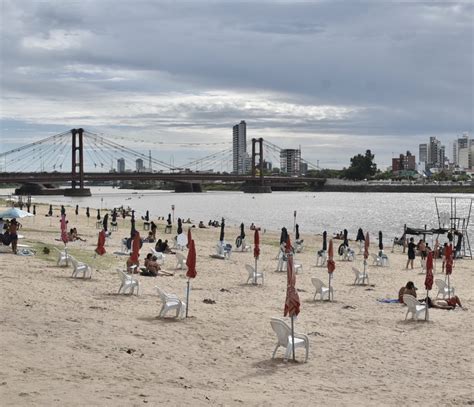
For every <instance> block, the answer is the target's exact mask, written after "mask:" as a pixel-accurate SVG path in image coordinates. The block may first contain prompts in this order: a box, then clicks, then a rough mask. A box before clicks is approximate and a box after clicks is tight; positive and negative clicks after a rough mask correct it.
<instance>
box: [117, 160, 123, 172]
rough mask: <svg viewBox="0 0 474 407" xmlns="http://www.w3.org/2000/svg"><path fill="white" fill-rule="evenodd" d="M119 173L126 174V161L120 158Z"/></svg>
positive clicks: (118, 163) (118, 161)
mask: <svg viewBox="0 0 474 407" xmlns="http://www.w3.org/2000/svg"><path fill="white" fill-rule="evenodd" d="M117 172H125V159H123V158H119V159H118V160H117Z"/></svg>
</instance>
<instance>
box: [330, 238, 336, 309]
mask: <svg viewBox="0 0 474 407" xmlns="http://www.w3.org/2000/svg"><path fill="white" fill-rule="evenodd" d="M334 270H336V262H335V261H334V245H333V242H332V239H331V240H329V250H328V274H329V301H331V280H332V273H333V272H334Z"/></svg>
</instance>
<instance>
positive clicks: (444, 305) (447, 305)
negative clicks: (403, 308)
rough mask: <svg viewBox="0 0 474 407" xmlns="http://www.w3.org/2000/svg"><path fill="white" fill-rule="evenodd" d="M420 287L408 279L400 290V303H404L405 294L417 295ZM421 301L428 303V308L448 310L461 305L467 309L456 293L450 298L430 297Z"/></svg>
mask: <svg viewBox="0 0 474 407" xmlns="http://www.w3.org/2000/svg"><path fill="white" fill-rule="evenodd" d="M417 290H418V289H417V288H416V287H415V284H414V283H413V281H408V282H407V283H406V285H405V286H403V287H402V288H400V290H399V291H398V302H399V303H400V304H404V302H403V296H404V295H412V296H413V297H415V298H417V297H416V291H417ZM419 301H420V302H425V303H426V304H427V305H428V308H438V309H446V310H452V309H455V308H456V306H459V308H461V309H463V310H467V308H464V307H463V306H462V304H461V300H460V299H459V297H458V296H457V295H454V296H453V297H450V298H448V299H442V298H435V299H431V298H430V297H426V298H422V299H420V300H419Z"/></svg>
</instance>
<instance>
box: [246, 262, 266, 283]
mask: <svg viewBox="0 0 474 407" xmlns="http://www.w3.org/2000/svg"><path fill="white" fill-rule="evenodd" d="M245 268H246V270H247V271H248V273H249V277H248V278H247V284H248V283H249V281H251V282H252V283H258V279H260V280H262V284H263V283H264V276H263V273H259V272H257V273H255V269H254V268H253V267H252V266H251V265H250V264H246V265H245Z"/></svg>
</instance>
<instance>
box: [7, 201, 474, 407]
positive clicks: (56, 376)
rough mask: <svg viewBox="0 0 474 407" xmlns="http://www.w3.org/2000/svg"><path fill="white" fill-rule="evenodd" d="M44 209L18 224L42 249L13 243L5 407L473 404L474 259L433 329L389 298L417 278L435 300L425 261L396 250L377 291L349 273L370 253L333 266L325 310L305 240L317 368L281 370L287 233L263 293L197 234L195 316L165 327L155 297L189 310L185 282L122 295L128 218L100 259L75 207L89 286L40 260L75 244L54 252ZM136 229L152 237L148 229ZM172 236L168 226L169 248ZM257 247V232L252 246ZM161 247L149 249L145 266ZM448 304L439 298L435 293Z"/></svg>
mask: <svg viewBox="0 0 474 407" xmlns="http://www.w3.org/2000/svg"><path fill="white" fill-rule="evenodd" d="M37 212H38V213H39V215H38V216H36V218H34V219H33V218H28V219H22V220H21V222H22V223H23V228H22V229H21V230H20V233H21V234H22V235H25V238H24V239H22V240H21V241H20V244H24V245H29V246H31V247H34V248H35V249H36V250H37V255H36V256H15V255H13V254H12V253H11V251H10V248H8V247H2V249H1V250H2V253H0V278H1V282H2V284H1V287H2V293H1V304H0V306H1V317H0V330H1V343H0V346H1V352H2V357H1V360H2V368H1V369H0V400H1V405H2V406H20V405H21V406H26V405H36V406H56V405H57V406H66V405H67V406H98V405H101V406H112V405H114V406H120V405H127V406H141V405H143V404H148V405H165V406H201V405H212V406H220V405H222V406H287V405H290V403H291V404H294V405H328V406H376V405H377V406H380V405H387V406H392V405H393V406H395V405H396V406H398V405H400V404H406V405H413V404H416V405H433V404H435V405H443V406H450V405H468V404H469V405H472V404H474V395H473V383H474V382H473V357H472V355H473V354H474V352H473V330H472V322H473V318H472V315H473V313H472V312H473V311H472V310H473V309H474V308H473V307H474V298H473V287H474V285H473V270H474V262H473V261H470V260H461V261H458V262H456V266H455V269H454V273H453V275H452V278H451V280H452V283H453V285H454V286H455V287H456V294H458V295H459V296H460V298H461V300H462V302H463V305H465V306H466V307H467V308H469V309H468V311H463V310H460V309H456V310H455V311H444V310H437V309H431V310H430V319H431V320H430V321H429V322H424V321H423V322H418V323H416V322H414V321H405V320H404V319H405V313H406V308H405V307H404V306H401V305H400V304H383V303H379V302H377V301H376V299H377V298H385V297H390V298H396V297H397V294H398V290H399V288H400V287H401V286H403V285H405V284H406V282H407V281H408V280H413V281H414V282H415V285H416V286H417V287H418V288H419V290H418V294H419V296H423V295H424V294H425V290H424V284H423V283H424V275H422V274H420V271H421V268H420V262H419V259H418V258H417V260H416V262H415V264H416V269H415V270H405V269H404V267H405V263H406V255H405V254H402V253H401V250H400V249H399V248H397V250H396V253H393V254H392V253H390V248H387V249H386V253H387V254H388V255H389V258H390V266H389V267H384V268H382V267H375V266H372V265H370V266H369V269H368V272H369V277H370V283H371V284H372V285H373V286H372V285H369V286H354V285H352V284H353V281H354V275H353V272H352V270H351V268H352V266H356V267H359V268H362V256H361V255H358V256H357V258H356V260H355V261H354V262H342V261H339V260H338V257H336V260H337V261H336V271H335V272H334V279H333V287H334V290H335V301H333V302H321V301H313V294H314V289H313V286H312V284H311V278H312V277H319V278H320V279H321V280H322V281H324V282H325V283H326V284H327V281H328V273H327V270H326V268H320V267H315V262H316V256H315V253H316V250H319V249H320V248H321V237H316V236H307V235H305V234H304V233H303V236H302V237H303V238H304V240H305V250H304V252H303V253H300V254H297V255H296V261H297V262H298V263H301V264H303V271H302V272H301V273H299V274H298V275H297V282H296V286H297V288H298V289H299V295H300V300H301V313H300V314H299V316H298V318H297V320H296V321H295V330H296V332H300V333H305V334H307V335H308V336H309V339H310V352H309V360H308V362H307V363H302V361H303V360H304V351H303V350H302V349H298V350H297V354H296V358H297V363H293V362H288V363H285V362H284V361H283V359H282V357H283V349H281V348H280V350H279V351H278V353H277V357H276V359H275V360H272V359H271V356H272V352H273V349H274V347H275V343H276V336H275V334H274V332H273V331H272V329H271V326H270V318H271V317H281V318H283V307H284V301H285V293H286V273H284V272H283V273H281V272H280V273H278V272H275V270H276V265H277V260H276V259H275V257H276V255H277V253H278V240H279V234H277V233H276V232H274V233H271V232H266V233H264V234H263V235H262V236H261V242H262V245H261V256H260V260H259V270H263V271H264V272H265V285H263V286H262V285H258V286H253V285H251V284H249V285H247V284H245V282H246V280H247V276H248V274H247V272H246V270H245V264H252V265H253V264H254V259H253V254H252V252H246V253H239V252H235V251H234V252H233V253H232V256H231V258H230V259H229V260H225V261H224V260H218V259H211V258H210V257H209V255H210V254H213V253H214V252H215V245H216V243H217V240H218V238H219V230H220V229H219V228H211V229H193V230H192V233H193V238H194V240H195V242H196V249H197V253H198V257H197V272H198V274H197V277H196V279H195V280H194V281H193V282H192V290H191V296H190V303H189V316H190V317H189V318H188V319H185V320H174V319H171V318H170V319H165V320H163V319H158V318H157V315H158V312H159V310H160V308H161V303H160V300H159V297H158V295H157V293H156V290H155V288H154V286H155V285H158V286H160V287H161V288H163V289H164V290H166V291H168V292H173V293H176V294H177V295H178V296H180V297H182V298H183V299H184V298H185V289H186V281H187V280H186V278H185V276H184V274H185V273H184V272H183V271H176V273H175V275H174V276H172V277H157V278H150V277H143V276H138V277H137V278H138V279H139V280H140V285H141V293H140V295H139V296H138V297H137V296H127V295H117V294H116V293H117V290H118V288H119V286H120V281H119V278H118V275H117V273H116V268H117V267H123V266H124V264H125V261H126V256H123V255H118V254H114V252H120V247H121V238H122V237H125V236H127V235H129V230H130V227H129V218H127V220H126V221H125V222H123V221H122V219H119V222H118V223H119V230H118V231H117V232H113V233H112V236H111V238H109V239H107V243H106V249H107V253H106V254H105V255H104V256H103V257H100V258H97V259H94V258H93V250H94V248H95V246H96V242H97V234H98V230H97V229H96V228H95V218H94V217H91V219H90V221H89V224H88V221H87V218H86V217H85V214H84V212H85V211H84V210H83V209H81V214H80V215H79V216H77V217H76V216H75V215H74V210H73V209H71V208H69V209H68V220H69V227H73V226H76V227H77V228H78V230H79V233H80V234H81V235H82V236H83V237H84V238H86V239H87V242H73V243H70V244H69V250H70V252H71V253H72V254H73V255H74V256H75V257H77V258H78V259H79V260H81V261H85V262H88V263H89V264H91V266H92V267H93V269H94V272H93V276H92V279H91V280H89V279H86V280H83V279H73V278H71V272H72V270H71V268H70V267H69V268H65V267H58V266H56V259H57V251H56V250H53V249H52V250H51V253H50V255H45V254H43V253H42V248H43V247H45V246H48V247H50V248H52V247H53V246H54V247H57V248H58V249H60V248H61V247H63V244H62V243H61V242H58V241H56V240H55V239H56V238H59V236H60V233H59V218H58V217H53V218H52V219H50V218H48V217H45V216H44V214H45V213H46V212H47V207H44V206H41V207H40V206H38V208H37ZM57 212H58V211H56V213H57ZM50 223H51V225H50ZM184 226H185V230H186V228H187V225H184ZM282 226H283V225H282ZM361 226H362V227H364V225H361ZM290 227H291V225H290ZM137 229H138V230H139V231H140V232H141V233H142V236H143V237H145V236H146V233H147V232H143V231H142V229H143V228H142V222H141V221H138V222H137ZM353 232H354V231H353ZM237 235H238V229H237V228H230V227H227V228H226V240H228V241H229V242H231V243H232V244H233V243H234V240H235V237H236V236H237ZM170 236H171V237H172V236H174V235H169V234H167V235H164V225H163V224H160V225H159V228H158V237H161V238H163V237H166V238H170ZM170 240H171V239H170ZM252 241H253V233H251V232H249V231H248V232H247V242H248V243H252ZM372 241H373V242H375V241H376V239H375V236H373V238H372ZM339 242H340V241H335V243H336V248H337V246H338V245H339ZM150 246H151V244H148V243H145V244H144V246H143V248H142V251H141V256H140V258H141V259H143V258H144V255H145V254H146V253H147V252H148V248H149V247H150ZM352 246H353V247H354V248H355V244H354V243H352ZM371 251H372V252H375V251H376V247H375V245H372V247H371ZM356 252H358V249H356ZM175 264H176V260H175V256H173V255H168V256H166V262H165V269H167V270H169V271H173V270H174V267H175ZM370 264H372V262H371V261H370ZM437 268H438V270H437V272H436V273H435V278H442V279H444V276H443V275H441V274H440V273H439V270H440V262H438V264H437ZM436 292H437V290H436V288H435V286H434V288H433V291H432V292H431V296H432V297H434V296H436ZM204 299H212V300H214V301H215V303H214V304H208V303H204V302H203V300H204ZM287 321H288V319H287ZM436 372H439V374H437V373H436Z"/></svg>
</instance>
